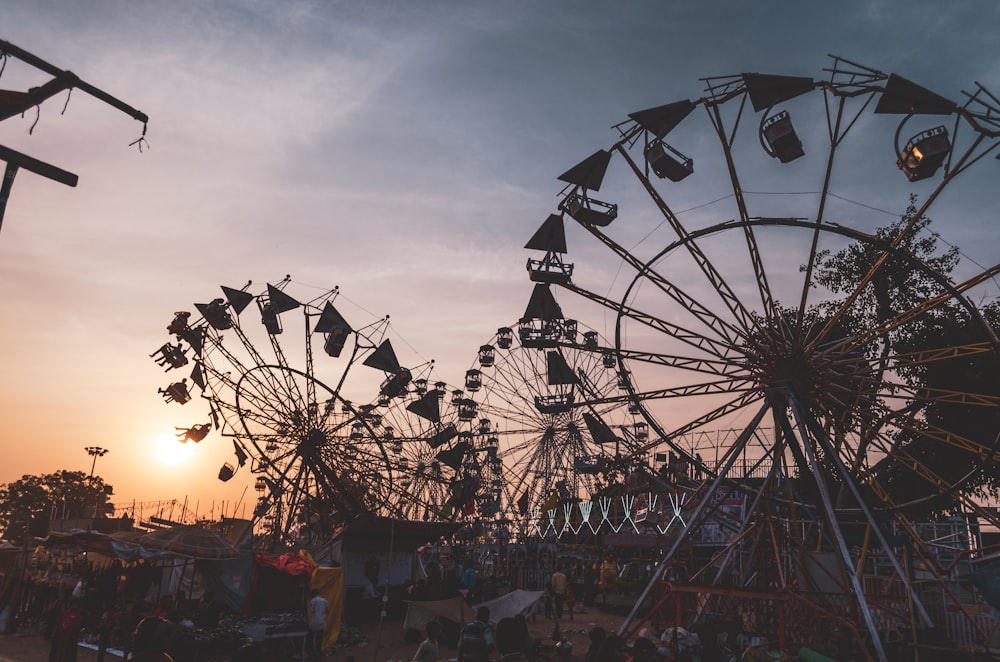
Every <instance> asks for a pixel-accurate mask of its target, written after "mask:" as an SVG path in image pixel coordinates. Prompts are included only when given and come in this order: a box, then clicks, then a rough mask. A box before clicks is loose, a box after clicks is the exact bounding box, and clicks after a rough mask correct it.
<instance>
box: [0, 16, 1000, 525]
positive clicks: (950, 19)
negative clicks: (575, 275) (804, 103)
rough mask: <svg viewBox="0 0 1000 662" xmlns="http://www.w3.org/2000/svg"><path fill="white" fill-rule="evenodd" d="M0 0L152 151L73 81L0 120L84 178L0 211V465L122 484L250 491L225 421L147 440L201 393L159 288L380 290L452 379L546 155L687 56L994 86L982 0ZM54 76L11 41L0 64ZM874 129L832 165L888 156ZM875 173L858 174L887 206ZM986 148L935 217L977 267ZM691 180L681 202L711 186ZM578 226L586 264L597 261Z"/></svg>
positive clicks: (496, 293)
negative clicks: (176, 342)
mask: <svg viewBox="0 0 1000 662" xmlns="http://www.w3.org/2000/svg"><path fill="white" fill-rule="evenodd" d="M0 15H2V21H0V39H4V40H6V41H9V42H11V43H13V44H15V45H17V46H19V47H20V48H23V49H25V50H27V51H29V52H31V53H33V54H35V55H37V56H39V57H41V58H42V59H44V60H47V61H48V62H50V63H52V64H54V65H56V66H57V67H60V68H62V69H68V70H71V71H73V72H74V73H76V74H77V75H78V76H79V77H80V78H81V79H83V80H84V81H86V82H88V83H90V84H92V85H94V86H96V87H98V88H100V89H102V90H104V91H106V92H107V93H109V94H111V95H113V96H115V97H117V98H118V99H120V100H122V101H124V102H125V103H127V104H129V105H131V106H133V107H135V108H137V109H139V110H141V111H142V112H145V113H146V114H148V116H149V118H150V121H149V127H148V132H147V134H146V140H147V141H148V143H143V144H142V150H141V152H140V150H139V149H138V148H137V146H132V147H130V146H129V143H131V142H133V141H134V140H136V139H137V138H139V137H140V134H141V130H142V126H141V124H140V123H138V122H136V121H134V120H133V119H132V118H130V117H128V116H127V115H125V114H123V113H121V112H119V111H118V110H116V109H114V108H112V107H110V106H108V105H106V104H104V103H101V102H100V101H98V100H96V99H94V98H93V97H90V96H88V95H87V94H85V93H84V92H82V91H80V90H75V91H74V92H73V93H72V95H71V96H70V97H69V100H68V105H67V104H66V94H65V93H63V94H60V95H57V96H56V97H54V98H52V99H50V100H49V101H47V102H46V103H44V104H43V105H42V106H41V108H40V112H39V113H38V114H36V112H35V111H34V110H31V111H29V112H28V113H26V114H25V116H23V117H21V116H16V117H13V118H10V119H7V120H5V121H3V122H2V123H0V145H3V146H6V147H8V148H12V149H15V150H18V151H21V152H24V153H26V154H28V155H30V156H33V157H35V158H37V159H41V160H43V161H46V162H48V163H51V164H53V165H56V166H58V167H60V168H63V169H65V170H68V171H70V172H73V173H75V174H77V175H79V185H78V186H77V187H76V188H70V187H67V186H64V185H62V184H58V183H55V182H53V181H50V180H47V179H43V178H41V177H39V176H37V175H34V174H32V173H30V172H27V171H24V170H22V171H21V172H19V173H18V175H17V178H16V180H15V182H14V186H13V190H12V194H11V196H10V200H9V203H8V205H7V209H6V214H5V217H4V219H3V225H2V230H0V283H2V284H3V287H2V290H0V316H2V320H3V323H2V324H0V421H2V425H0V445H2V448H3V451H4V453H3V461H2V462H0V483H5V482H9V481H11V480H15V479H17V478H18V477H20V476H21V475H23V474H40V473H48V472H52V471H56V470H59V469H76V470H82V471H89V470H90V467H91V458H90V457H89V456H88V455H87V453H86V452H85V451H84V448H85V447H87V446H101V447H104V448H107V449H109V453H108V454H107V455H106V456H104V457H102V458H100V459H98V460H97V464H96V473H98V474H100V475H101V476H103V477H104V478H105V480H106V481H107V482H109V483H111V484H112V485H114V487H115V498H114V500H115V501H116V503H118V504H119V505H127V504H130V503H131V502H132V501H157V500H170V499H177V500H178V501H181V502H183V501H184V500H185V499H187V501H188V504H189V507H190V508H194V507H195V506H196V505H197V508H198V511H199V512H200V513H201V514H204V515H209V514H215V515H218V514H219V513H220V505H219V504H220V503H221V502H222V501H226V502H227V504H228V505H227V506H226V508H227V510H226V512H227V514H232V509H233V504H235V503H240V502H241V500H242V503H243V504H248V508H247V510H249V508H250V507H251V506H250V505H249V504H252V501H253V498H254V496H255V495H254V494H253V490H252V486H251V485H250V482H249V473H247V472H244V473H241V474H239V475H238V476H237V478H236V479H234V480H233V481H231V482H229V483H226V484H223V483H220V482H219V481H218V480H217V479H216V478H215V475H216V473H217V471H218V467H219V466H220V465H221V464H222V463H223V462H225V461H228V460H230V459H231V456H232V447H231V445H230V444H229V442H227V441H224V440H222V439H220V438H219V437H218V436H217V435H210V436H209V437H208V438H207V439H206V440H205V441H203V442H202V443H201V444H199V445H198V446H192V445H188V446H187V447H183V449H181V447H179V446H178V445H176V444H174V445H172V446H169V447H168V448H167V451H166V452H164V451H163V450H162V449H160V450H159V452H158V448H159V446H160V445H161V444H162V443H163V442H164V440H168V441H169V440H170V438H172V436H173V432H174V428H175V426H185V427H186V426H189V425H191V424H194V423H197V422H201V421H200V420H199V419H202V418H204V413H203V410H199V411H198V412H197V413H195V411H194V410H191V411H187V410H186V409H185V408H184V407H180V406H178V405H176V404H167V403H165V402H164V401H163V400H162V398H161V397H160V396H159V395H158V394H157V389H158V388H162V387H164V386H165V385H166V384H167V383H169V381H171V379H170V376H168V375H165V373H164V372H163V371H162V369H160V368H159V367H157V366H156V365H155V364H154V362H153V360H152V359H151V358H149V355H150V354H151V353H152V352H154V351H155V350H156V349H157V348H158V347H159V346H160V345H162V344H163V343H164V342H166V341H167V340H168V339H169V336H168V335H167V334H166V330H165V327H166V325H167V324H168V323H169V322H170V320H171V318H172V316H173V312H174V311H178V310H192V304H193V303H194V302H206V301H208V300H210V299H212V298H215V297H217V296H221V293H220V290H219V286H220V285H226V286H230V287H235V288H239V287H242V286H243V284H244V283H246V282H247V281H249V280H252V281H253V282H254V283H255V285H263V284H264V283H266V282H277V281H279V280H281V279H282V278H283V277H284V276H285V275H286V274H290V275H291V276H292V281H293V289H294V288H299V289H300V291H310V292H312V291H319V290H321V289H324V288H326V289H329V288H333V287H334V286H339V287H340V289H341V291H342V292H343V294H344V296H345V297H346V298H347V299H349V300H350V301H352V302H354V303H355V304H356V305H357V308H358V309H359V310H363V311H365V314H366V315H369V316H370V317H372V318H374V317H378V316H383V315H387V314H388V315H391V320H392V328H393V333H394V334H396V336H397V337H398V338H400V339H401V340H400V341H399V344H398V347H401V348H402V349H401V350H400V351H399V354H400V355H401V356H400V358H401V359H402V360H403V362H404V363H407V362H409V363H418V362H424V361H426V360H428V359H434V360H435V362H436V363H435V365H436V372H437V373H438V374H439V375H441V376H442V378H443V379H445V380H447V381H448V382H450V383H457V382H458V381H460V380H461V379H462V378H463V375H464V372H465V370H466V369H467V368H468V367H469V366H470V365H471V364H472V362H473V360H474V359H475V356H476V351H477V349H478V347H479V346H480V345H481V344H482V343H483V342H486V341H488V340H489V339H490V337H491V336H492V335H493V333H494V332H495V330H496V329H497V327H498V326H503V325H508V324H511V323H514V322H516V320H517V318H518V317H520V315H521V313H522V312H523V310H524V306H525V304H526V302H527V298H528V296H529V294H530V291H531V284H530V282H529V281H528V278H527V275H526V273H525V270H524V261H525V259H526V257H527V256H528V252H527V251H525V250H524V248H523V246H524V244H525V242H526V241H527V240H528V238H529V237H530V236H531V235H532V234H533V233H534V231H535V230H536V229H537V227H538V226H539V225H540V224H541V222H542V221H543V220H544V219H545V217H546V216H547V215H548V214H549V213H552V212H553V211H554V210H555V207H556V204H557V202H558V197H557V194H558V193H559V191H560V189H561V188H562V184H561V183H560V182H559V181H557V179H556V178H557V176H558V175H559V174H561V173H562V172H563V171H565V170H566V169H567V168H569V167H570V166H572V165H574V164H575V163H577V162H578V161H580V160H581V159H583V158H584V157H586V156H587V155H589V154H590V153H592V152H593V151H595V150H596V149H599V148H602V147H608V146H609V145H610V144H611V143H612V142H613V141H614V138H615V135H616V134H615V133H614V132H613V131H612V130H611V128H610V127H611V126H612V125H614V124H617V123H618V122H621V121H623V120H625V119H627V116H628V113H629V112H633V111H636V110H640V109H643V108H648V107H651V106H656V105H659V104H664V103H668V102H672V101H676V100H679V99H685V98H690V99H696V98H698V97H699V96H701V95H702V94H703V93H704V83H703V82H702V81H701V80H699V79H701V78H704V77H710V76H720V75H726V74H739V73H742V72H762V73H774V74H788V75H796V76H811V77H814V78H823V77H824V73H823V68H824V67H828V66H829V65H830V60H829V58H828V57H827V56H828V54H834V55H840V56H843V57H845V58H848V59H851V60H853V61H855V62H860V63H863V64H865V65H868V66H870V67H874V68H877V69H880V70H882V71H885V72H896V73H899V74H901V75H903V76H906V77H907V78H910V79H911V80H914V81H916V82H918V83H920V84H921V85H923V86H925V87H928V88H930V89H932V90H934V91H936V92H938V93H940V94H943V95H946V96H948V97H950V98H952V99H954V100H957V101H962V100H963V97H962V95H961V91H962V90H969V89H972V88H973V87H974V82H975V81H978V82H979V83H981V84H982V85H984V86H985V87H987V88H988V89H990V90H991V91H992V92H993V93H994V94H1000V55H998V51H997V48H996V28H997V26H1000V4H997V3H995V2H987V1H974V2H965V3H951V4H942V3H939V2H930V1H926V0H925V1H909V2H901V1H895V0H883V1H870V2H857V1H849V2H841V3H811V2H747V1H742V2H733V1H725V2H694V1H686V0H678V1H672V2H665V1H660V0H657V1H654V0H648V1H633V0H625V1H623V2H613V3H612V2H596V1H591V0H584V1H574V0H552V1H545V2H526V1H521V0H512V1H509V2H446V1H443V0H429V1H426V2H406V1H380V0H372V1H366V2H341V1H336V0H332V1H329V2H315V1H313V2H303V1H298V0H287V1H284V2H261V1H256V0H254V1H251V0H245V1H237V0H227V1H218V0H205V1H202V2H188V3H173V2H149V1H146V0H139V1H132V0H130V1H125V0H94V1H93V2H87V3H66V2H62V1H56V0H32V1H30V2H21V1H17V0H14V1H12V2H6V3H5V4H4V8H3V10H2V12H0ZM46 80H48V76H46V75H45V74H42V73H39V72H37V71H34V70H32V69H31V68H29V67H27V66H26V65H24V64H23V63H22V62H20V61H18V60H15V59H8V60H7V62H6V68H5V69H4V71H3V73H2V75H0V89H6V90H22V91H23V90H26V89H27V88H28V87H30V86H34V85H38V84H41V83H43V82H45V81H46ZM64 105H66V108H65V112H63V107H64ZM820 137H822V136H820ZM882 142H883V143H884V144H877V145H874V146H872V147H870V148H869V149H868V150H867V152H866V153H862V152H856V153H853V154H852V155H851V156H849V157H848V159H849V160H848V161H847V162H845V164H844V165H845V171H847V172H851V173H853V174H854V175H856V177H857V178H859V179H864V174H865V173H866V172H867V169H868V168H869V167H872V166H873V162H874V161H875V160H884V161H886V162H891V161H892V159H893V154H892V135H891V133H890V134H889V135H886V136H885V137H884V139H882ZM694 149H697V148H694ZM696 163H697V162H696ZM880 167H881V166H880ZM887 170H888V172H887V177H889V178H890V180H891V183H890V184H887V185H886V186H887V187H886V188H882V187H880V186H879V185H878V183H877V180H874V179H871V180H869V181H868V183H869V184H870V185H871V187H872V188H870V189H869V190H868V191H862V192H860V193H857V195H856V196H855V197H857V198H860V199H862V200H864V201H866V202H867V203H869V204H871V205H874V206H877V207H879V208H887V207H888V208H892V209H901V208H902V207H903V206H904V205H905V200H906V197H905V196H906V191H907V189H906V187H905V186H904V184H905V182H903V181H902V177H901V176H900V174H899V173H898V171H896V172H892V171H893V170H894V169H893V168H892V167H891V164H890V165H889V166H888V169H887ZM980 171H981V174H980V175H979V177H980V179H973V180H972V181H973V183H974V185H972V186H969V187H967V188H965V189H963V190H961V191H960V192H958V193H956V194H955V195H956V196H957V197H955V198H954V199H952V200H949V201H947V202H946V203H945V204H946V205H949V206H946V207H945V210H947V215H948V216H949V218H940V217H938V216H935V229H936V230H937V231H938V232H939V233H940V234H941V235H942V238H943V239H944V240H945V241H946V242H948V243H950V244H953V245H957V246H959V247H961V249H962V251H963V253H964V254H965V255H966V256H967V257H968V259H970V260H972V261H974V262H976V263H979V264H981V265H992V264H994V263H995V262H997V254H998V251H997V246H998V241H997V240H998V239H1000V230H998V228H997V224H996V214H995V207H996V204H995V196H996V187H995V183H996V182H997V181H998V180H997V177H998V176H1000V164H998V163H996V162H995V161H992V160H990V161H989V162H985V163H983V164H981V167H980ZM696 179H697V178H696V177H692V178H691V180H690V182H685V186H686V187H687V188H686V189H685V193H684V198H683V202H682V204H681V206H684V207H694V206H695V205H697V204H699V203H707V202H709V201H710V200H712V199H714V198H715V197H716V193H715V192H713V191H710V190H707V189H705V190H702V189H699V182H698V181H696ZM976 183H979V185H975V184H976ZM815 186H816V182H813V187H814V188H815ZM987 212H988V213H987ZM728 217H729V216H727V218H728ZM888 220H891V219H888V218H887V217H883V218H881V219H879V222H881V223H886V222H888ZM650 228H652V223H650ZM643 232H644V230H641V229H637V230H636V236H637V237H640V236H642V233H643ZM573 240H577V241H576V244H575V245H576V246H580V248H581V250H580V251H579V255H578V256H577V257H576V261H577V263H578V264H581V263H586V262H588V261H590V262H591V263H592V264H593V266H594V268H595V270H596V269H600V270H601V271H602V273H606V274H607V276H608V277H609V278H612V277H613V275H614V273H615V269H616V266H615V264H614V263H613V262H611V261H609V260H608V258H609V256H607V255H603V256H602V255H601V254H600V252H599V251H598V250H596V249H595V248H593V247H592V246H591V247H590V248H587V249H585V248H583V247H582V246H581V244H583V243H584V241H583V237H581V236H580V235H579V234H577V235H576V236H575V237H574V238H571V242H570V243H571V244H573ZM572 252H573V245H571V254H572ZM571 256H572V255H571ZM993 295H994V296H995V292H994V293H993ZM565 305H566V306H567V307H568V308H571V307H572V306H571V305H569V303H568V302H566V303H565ZM608 323H609V322H608V320H606V319H591V320H588V324H589V325H590V326H591V327H594V328H596V329H598V330H600V331H601V332H602V333H605V332H607V331H608V329H607V324H608ZM192 404H194V403H192ZM181 450H183V452H184V454H183V455H182V454H181ZM248 487H249V489H247V488H248ZM213 507H214V513H213V512H211V511H212V509H213Z"/></svg>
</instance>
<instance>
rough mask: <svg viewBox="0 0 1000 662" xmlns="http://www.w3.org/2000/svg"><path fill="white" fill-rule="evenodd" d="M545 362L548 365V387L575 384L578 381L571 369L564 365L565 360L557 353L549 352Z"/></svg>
mask: <svg viewBox="0 0 1000 662" xmlns="http://www.w3.org/2000/svg"><path fill="white" fill-rule="evenodd" d="M546 362H547V364H548V382H549V386H555V385H557V384H576V383H577V382H578V381H579V379H578V378H577V376H576V373H575V372H573V368H571V367H569V364H568V363H566V359H565V358H564V357H563V355H562V354H561V353H560V352H558V351H555V350H553V351H551V352H549V353H548V355H547V356H546Z"/></svg>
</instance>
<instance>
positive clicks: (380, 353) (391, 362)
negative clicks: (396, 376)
mask: <svg viewBox="0 0 1000 662" xmlns="http://www.w3.org/2000/svg"><path fill="white" fill-rule="evenodd" d="M364 363H365V365H366V366H368V367H369V368H378V369H379V370H385V371H386V372H392V373H395V372H398V371H399V361H398V360H397V359H396V352H394V351H393V349H392V343H390V342H389V340H388V339H386V340H383V341H382V344H381V345H379V346H378V349H376V350H375V351H374V352H372V353H371V355H370V356H369V357H368V358H367V359H365V362H364Z"/></svg>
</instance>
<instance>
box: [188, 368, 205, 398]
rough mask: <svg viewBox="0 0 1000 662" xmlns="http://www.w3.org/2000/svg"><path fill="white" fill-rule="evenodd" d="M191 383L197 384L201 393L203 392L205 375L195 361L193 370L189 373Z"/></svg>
mask: <svg viewBox="0 0 1000 662" xmlns="http://www.w3.org/2000/svg"><path fill="white" fill-rule="evenodd" d="M191 381H193V382H194V383H195V384H197V385H198V386H199V387H200V388H201V390H202V391H204V390H205V373H204V372H202V370H201V363H200V362H199V361H195V364H194V370H192V371H191Z"/></svg>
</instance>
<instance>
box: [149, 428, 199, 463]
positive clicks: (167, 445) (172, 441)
mask: <svg viewBox="0 0 1000 662" xmlns="http://www.w3.org/2000/svg"><path fill="white" fill-rule="evenodd" d="M153 455H154V456H155V457H156V459H157V460H159V461H160V462H162V463H163V464H167V465H170V466H172V467H173V466H177V465H180V464H184V463H186V462H187V461H188V460H190V459H191V457H192V456H193V455H194V443H192V442H187V443H181V442H180V441H178V440H177V437H176V436H175V435H173V434H164V435H161V436H159V437H157V438H156V440H155V441H154V442H153Z"/></svg>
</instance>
